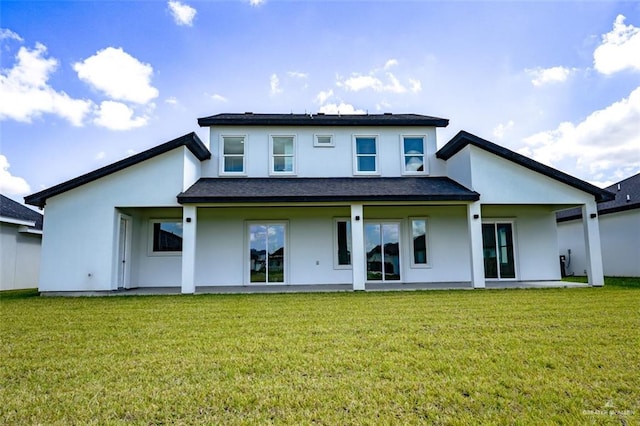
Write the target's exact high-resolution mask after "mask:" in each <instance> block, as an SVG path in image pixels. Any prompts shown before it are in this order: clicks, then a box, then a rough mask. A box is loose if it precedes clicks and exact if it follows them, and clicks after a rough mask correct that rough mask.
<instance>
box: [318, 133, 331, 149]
mask: <svg viewBox="0 0 640 426" xmlns="http://www.w3.org/2000/svg"><path fill="white" fill-rule="evenodd" d="M321 137H325V138H326V137H328V138H331V142H330V143H320V142H318V138H321ZM313 146H315V147H318V148H333V147H335V146H336V141H335V136H334V135H333V134H329V133H316V134H314V135H313Z"/></svg>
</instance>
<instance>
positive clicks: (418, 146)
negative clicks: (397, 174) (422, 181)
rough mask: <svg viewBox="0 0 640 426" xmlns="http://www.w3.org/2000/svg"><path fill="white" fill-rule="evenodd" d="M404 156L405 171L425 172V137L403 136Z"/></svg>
mask: <svg viewBox="0 0 640 426" xmlns="http://www.w3.org/2000/svg"><path fill="white" fill-rule="evenodd" d="M402 156H403V162H404V169H403V173H424V172H425V163H424V137H423V136H403V137H402Z"/></svg>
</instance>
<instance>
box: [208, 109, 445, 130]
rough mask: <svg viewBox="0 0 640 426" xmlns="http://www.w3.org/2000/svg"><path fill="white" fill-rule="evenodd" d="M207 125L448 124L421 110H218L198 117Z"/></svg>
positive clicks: (442, 119) (438, 125)
mask: <svg viewBox="0 0 640 426" xmlns="http://www.w3.org/2000/svg"><path fill="white" fill-rule="evenodd" d="M198 124H199V125H200V126H202V127H205V126H222V125H234V126H237V125H240V126H435V127H447V126H448V125H449V120H447V119H446V118H438V117H430V116H428V115H420V114H390V113H385V114H349V115H338V114H322V113H318V114H254V113H252V112H245V113H244V114H217V115H212V116H210V117H203V118H198Z"/></svg>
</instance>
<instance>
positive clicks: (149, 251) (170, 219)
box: [147, 217, 184, 257]
mask: <svg viewBox="0 0 640 426" xmlns="http://www.w3.org/2000/svg"><path fill="white" fill-rule="evenodd" d="M162 222H175V223H182V218H181V217H164V218H153V219H149V228H148V229H149V235H148V238H147V242H148V244H147V255H148V256H151V257H156V256H159V257H166V256H182V251H153V225H154V224H156V223H162ZM182 242H183V244H184V237H183V241H182ZM183 248H184V247H183Z"/></svg>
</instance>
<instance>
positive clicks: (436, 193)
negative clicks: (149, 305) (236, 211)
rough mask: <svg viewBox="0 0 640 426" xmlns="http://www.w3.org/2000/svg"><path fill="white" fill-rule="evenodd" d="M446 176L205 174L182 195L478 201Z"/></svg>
mask: <svg viewBox="0 0 640 426" xmlns="http://www.w3.org/2000/svg"><path fill="white" fill-rule="evenodd" d="M479 198H480V195H479V194H478V193H477V192H474V191H471V190H469V189H467V188H465V187H464V186H462V185H460V184H459V183H457V182H455V181H453V180H451V179H449V178H446V177H397V178H396V177H389V178H384V177H370V178H349V177H345V178H202V179H200V180H198V181H197V182H196V183H195V184H193V186H191V187H190V188H189V189H187V190H186V191H185V192H182V193H181V194H179V195H178V202H179V203H181V204H184V203H265V202H331V201H349V202H351V201H476V200H478V199H479Z"/></svg>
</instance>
